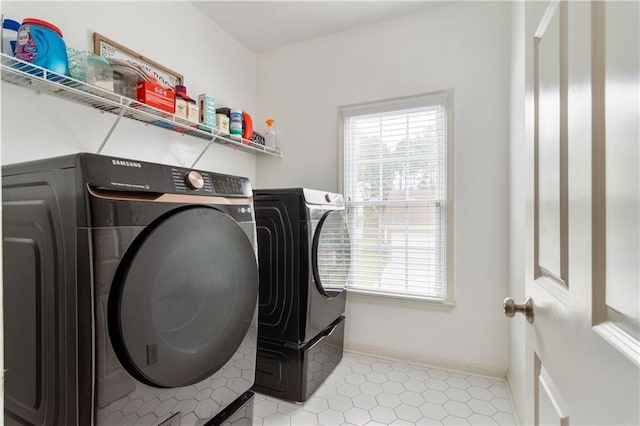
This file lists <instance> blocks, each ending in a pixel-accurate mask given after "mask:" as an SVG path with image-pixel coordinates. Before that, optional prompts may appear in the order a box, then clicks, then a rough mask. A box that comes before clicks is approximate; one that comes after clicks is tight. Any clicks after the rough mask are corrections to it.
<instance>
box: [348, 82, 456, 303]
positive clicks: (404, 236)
mask: <svg viewBox="0 0 640 426" xmlns="http://www.w3.org/2000/svg"><path fill="white" fill-rule="evenodd" d="M451 96H452V95H451V93H450V92H441V93H436V94H432V95H424V96H417V97H411V98H404V99H398V100H392V101H386V102H380V103H375V104H365V105H356V106H350V107H344V108H342V115H343V120H344V135H343V136H344V138H343V143H344V146H343V148H344V151H343V160H344V161H343V163H344V164H343V166H344V170H343V173H344V174H343V186H344V188H343V191H344V195H345V199H346V200H347V212H348V215H347V218H348V223H349V231H350V233H351V241H352V249H351V256H352V261H353V263H352V270H351V274H350V276H349V280H348V283H347V286H348V288H349V289H351V290H355V291H361V292H367V293H378V294H384V295H390V296H401V297H412V298H424V299H431V300H437V301H451V298H452V291H451V290H452V289H451V284H450V283H451V279H452V276H451V275H452V274H451V268H448V265H449V263H448V262H450V260H451V256H448V255H447V254H448V253H451V248H452V247H451V242H452V238H451V236H452V233H451V232H450V227H451V223H452V218H453V215H452V205H451V200H452V199H453V198H452V193H451V187H452V185H451V183H452V182H451V179H449V178H448V177H449V176H451V174H450V173H451V172H452V167H451V155H450V153H451V152H452V151H451V148H452V143H451V131H450V129H451V125H450V123H451V111H450V110H451V106H450V104H451Z"/></svg>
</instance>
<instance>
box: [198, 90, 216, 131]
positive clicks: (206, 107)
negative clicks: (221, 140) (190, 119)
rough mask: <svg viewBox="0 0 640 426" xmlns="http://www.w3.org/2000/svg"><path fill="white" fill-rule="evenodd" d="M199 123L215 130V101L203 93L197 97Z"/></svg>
mask: <svg viewBox="0 0 640 426" xmlns="http://www.w3.org/2000/svg"><path fill="white" fill-rule="evenodd" d="M198 105H199V107H200V123H202V124H204V125H205V126H207V127H210V128H212V129H215V128H216V99H215V98H214V97H213V96H209V95H207V94H205V93H203V94H200V95H198Z"/></svg>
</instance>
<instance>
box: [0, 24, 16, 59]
mask: <svg viewBox="0 0 640 426" xmlns="http://www.w3.org/2000/svg"><path fill="white" fill-rule="evenodd" d="M19 29H20V23H19V22H17V21H14V20H13V19H3V20H2V53H4V54H5V55H9V56H13V54H14V53H15V51H16V38H17V37H18V30H19Z"/></svg>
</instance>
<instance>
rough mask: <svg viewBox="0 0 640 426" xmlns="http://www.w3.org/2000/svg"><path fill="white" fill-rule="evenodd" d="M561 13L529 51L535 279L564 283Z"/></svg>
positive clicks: (550, 18) (551, 17)
mask: <svg viewBox="0 0 640 426" xmlns="http://www.w3.org/2000/svg"><path fill="white" fill-rule="evenodd" d="M563 9H564V8H561V7H557V8H555V9H554V10H553V11H550V14H549V15H548V21H546V22H543V23H542V24H541V26H540V28H539V29H538V33H537V37H536V40H535V45H534V55H535V56H534V61H535V65H534V66H535V74H534V85H535V87H536V89H535V93H534V96H535V98H536V99H535V102H536V116H537V123H538V125H537V137H536V148H537V153H538V157H537V158H538V164H539V169H543V170H544V171H545V172H544V173H539V174H538V175H537V179H536V181H537V191H536V192H537V194H536V195H537V202H536V209H537V212H538V215H537V218H538V219H537V229H538V232H537V238H538V242H537V245H536V251H537V252H538V262H539V263H538V266H539V268H540V273H541V274H543V275H546V276H548V277H553V278H555V279H557V280H559V281H561V282H565V275H566V274H565V272H566V271H565V269H566V256H565V254H566V239H564V238H563V234H564V232H565V231H566V221H565V220H564V219H565V216H566V169H567V168H566V143H567V139H566V132H565V131H564V129H565V128H566V115H565V114H564V113H563V112H564V110H565V109H566V96H565V87H564V86H565V84H564V83H565V82H566V75H565V73H566V67H564V66H562V65H563V64H561V63H560V61H559V58H560V53H561V51H563V50H565V49H566V46H565V45H564V42H565V37H562V35H563V34H564V32H565V31H566V23H565V22H564V19H563V18H565V13H564V10H563Z"/></svg>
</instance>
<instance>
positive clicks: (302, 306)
mask: <svg viewBox="0 0 640 426" xmlns="http://www.w3.org/2000/svg"><path fill="white" fill-rule="evenodd" d="M254 203H255V209H256V226H257V235H258V258H259V264H260V297H259V300H260V302H259V306H260V308H259V312H260V315H259V325H258V360H257V366H256V383H255V386H254V390H256V391H258V392H261V393H266V394H268V395H271V396H275V397H278V398H281V399H285V400H292V401H298V402H301V401H305V400H306V399H308V398H309V396H310V395H311V394H312V393H313V392H314V391H315V389H316V388H317V387H318V386H319V385H320V384H321V383H322V382H323V381H324V379H325V378H326V377H327V376H328V375H329V373H330V372H331V371H332V370H333V368H335V366H336V365H337V364H338V362H339V361H340V359H342V349H343V340H344V316H343V314H344V311H345V300H346V290H345V288H346V282H347V278H348V275H349V270H350V262H351V250H350V248H351V246H350V239H349V232H348V229H347V225H346V220H345V204H344V198H343V196H342V195H341V194H336V193H331V192H325V191H318V190H313V189H308V188H279V189H259V190H254Z"/></svg>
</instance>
